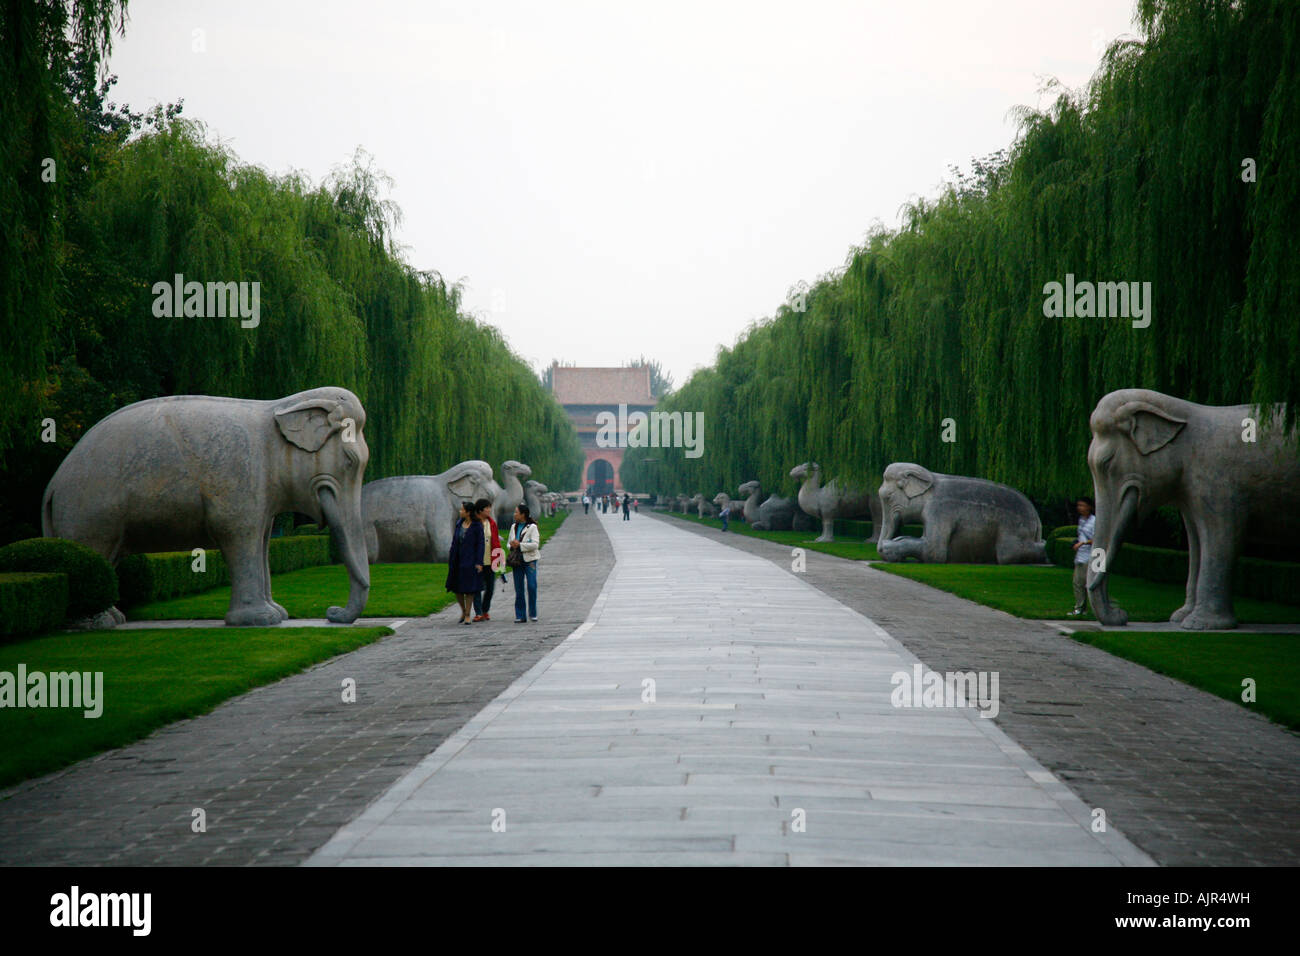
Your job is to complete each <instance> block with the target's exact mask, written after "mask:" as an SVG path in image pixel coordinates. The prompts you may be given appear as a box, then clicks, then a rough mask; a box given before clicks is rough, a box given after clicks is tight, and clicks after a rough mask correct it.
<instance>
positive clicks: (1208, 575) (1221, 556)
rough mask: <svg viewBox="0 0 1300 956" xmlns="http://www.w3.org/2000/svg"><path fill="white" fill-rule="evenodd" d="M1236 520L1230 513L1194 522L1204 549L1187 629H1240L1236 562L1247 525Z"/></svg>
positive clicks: (1186, 622) (1201, 550)
mask: <svg viewBox="0 0 1300 956" xmlns="http://www.w3.org/2000/svg"><path fill="white" fill-rule="evenodd" d="M1236 518H1237V515H1235V514H1231V513H1230V514H1216V515H1214V516H1212V517H1209V518H1207V517H1204V516H1202V517H1199V518H1197V519H1194V520H1196V523H1197V536H1198V538H1199V539H1200V548H1199V555H1198V560H1197V569H1196V598H1195V602H1194V605H1193V607H1192V610H1191V612H1190V613H1189V614H1187V615H1186V616H1185V617H1184V618H1183V619H1182V621H1181V622H1180V623H1181V624H1182V626H1183V628H1185V629H1186V630H1189V631H1208V630H1227V629H1230V628H1234V627H1236V626H1237V616H1236V614H1234V613H1233V610H1232V562H1233V559H1234V558H1235V557H1236V555H1237V548H1238V545H1240V543H1241V535H1242V533H1243V530H1244V522H1242V521H1238V520H1236ZM1189 560H1190V558H1189ZM1189 571H1190V568H1189Z"/></svg>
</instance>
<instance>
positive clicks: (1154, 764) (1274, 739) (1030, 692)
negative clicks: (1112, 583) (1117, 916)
mask: <svg viewBox="0 0 1300 956" xmlns="http://www.w3.org/2000/svg"><path fill="white" fill-rule="evenodd" d="M656 520H657V521H658V522H661V523H668V524H670V525H671V526H672V527H673V528H676V529H679V530H682V531H685V532H686V533H688V534H692V535H694V536H697V537H699V538H701V539H704V540H708V541H711V542H714V543H719V544H725V545H726V546H727V547H729V548H731V549H733V550H736V551H737V552H740V553H747V554H751V555H754V556H758V557H762V558H764V559H766V560H767V561H769V562H770V563H771V564H773V565H774V566H775V567H777V568H779V569H781V570H782V571H783V572H784V573H786V574H787V575H790V576H794V575H792V574H791V573H790V561H791V558H790V547H789V546H788V545H782V544H777V543H775V542H771V541H765V540H763V539H761V538H754V537H749V536H745V535H733V534H722V533H721V532H720V531H719V529H716V528H710V527H707V526H703V525H699V524H696V523H694V522H687V521H682V520H680V519H677V518H671V517H657V518H656ZM805 558H806V566H807V569H806V572H805V573H804V574H801V575H799V576H798V577H799V578H800V579H801V580H803V581H805V582H806V583H807V584H809V585H811V586H812V587H814V588H816V589H818V590H819V591H820V592H822V593H823V594H824V595H826V596H827V597H828V598H833V599H835V600H837V601H839V602H842V603H844V604H847V605H848V606H850V607H852V608H853V609H855V610H857V611H859V612H861V613H863V614H865V615H867V616H868V617H870V618H871V619H873V620H874V621H876V622H877V623H878V624H880V625H881V626H882V627H885V628H887V629H888V631H889V633H890V634H891V635H892V636H893V637H895V638H897V639H898V641H899V642H900V643H901V644H903V645H904V646H905V647H906V648H907V649H908V650H909V651H911V652H913V653H915V654H916V655H917V656H918V657H920V658H921V659H922V660H923V661H925V663H926V665H927V666H929V667H931V668H933V669H934V670H937V671H967V670H977V671H978V670H986V671H998V672H999V673H1000V675H1001V687H1000V691H1001V698H1002V706H1001V711H1000V713H999V714H998V716H997V717H996V719H994V720H993V721H992V722H993V723H996V724H997V725H998V726H999V727H1000V728H1002V729H1003V730H1005V731H1006V732H1007V733H1008V734H1009V735H1010V736H1011V737H1012V738H1013V739H1014V740H1016V741H1017V743H1019V744H1021V745H1023V746H1024V748H1025V749H1026V750H1027V751H1028V752H1029V753H1030V754H1031V755H1032V756H1033V757H1034V758H1035V759H1036V760H1038V761H1040V762H1041V763H1042V764H1043V766H1044V767H1046V768H1047V769H1048V770H1050V771H1052V772H1053V773H1054V774H1055V775H1056V776H1057V777H1058V778H1059V779H1060V780H1062V781H1064V782H1065V783H1066V784H1068V785H1069V787H1070V788H1071V789H1072V790H1073V791H1074V792H1075V793H1077V794H1078V795H1079V796H1080V797H1081V798H1082V799H1083V800H1084V801H1085V802H1086V803H1087V804H1088V805H1090V806H1093V807H1100V808H1102V809H1104V810H1105V811H1106V816H1107V819H1108V821H1109V822H1110V823H1111V824H1113V825H1115V826H1118V827H1119V828H1120V829H1121V830H1122V831H1123V832H1124V833H1125V835H1126V836H1128V838H1129V839H1130V840H1132V841H1133V842H1134V843H1136V844H1137V845H1138V846H1140V847H1141V848H1142V849H1143V850H1145V851H1146V852H1148V853H1149V854H1150V855H1151V856H1152V857H1153V858H1154V859H1155V860H1156V861H1157V862H1159V863H1161V864H1164V865H1180V866H1196V865H1200V866H1205V865H1216V866H1250V865H1274V866H1278V865H1290V866H1294V865H1296V864H1298V863H1300V796H1298V795H1300V735H1297V734H1294V733H1292V732H1290V731H1289V730H1287V729H1286V728H1284V727H1282V726H1280V725H1278V724H1275V723H1273V722H1272V721H1270V720H1268V719H1267V718H1265V717H1263V716H1261V715H1259V714H1255V713H1251V712H1250V711H1248V710H1247V709H1246V708H1245V707H1242V706H1240V705H1238V704H1235V703H1233V702H1231V701H1226V700H1223V699H1221V698H1219V697H1215V696H1214V695H1212V694H1208V693H1206V692H1204V691H1201V690H1198V689H1197V688H1195V687H1191V686H1190V685H1187V684H1184V683H1182V682H1180V681H1176V680H1173V679H1172V678H1168V677H1164V676H1162V675H1160V674H1156V673H1154V672H1152V671H1150V670H1148V669H1147V668H1145V667H1142V666H1141V665H1139V664H1135V663H1133V662H1131V661H1127V660H1124V659H1123V658H1120V657H1116V656H1114V655H1111V654H1109V653H1107V652H1105V651H1103V650H1100V649H1098V648H1095V647H1091V646H1088V645H1086V644H1082V643H1080V642H1078V641H1075V640H1073V639H1071V638H1070V637H1069V636H1068V635H1063V634H1061V633H1059V632H1060V630H1062V629H1063V628H1062V627H1061V626H1060V623H1061V622H1043V621H1027V620H1022V619H1020V618H1016V617H1013V616H1012V615H1010V614H1005V613H1003V612H1001V611H995V610H993V609H991V608H987V607H984V606H983V605H980V604H976V603H974V602H972V601H967V600H964V599H962V598H959V597H957V596H956V595H953V594H949V593H947V592H944V591H940V590H938V589H936V588H931V587H929V586H927V585H924V584H921V583H920V582H917V581H912V580H910V579H908V578H903V577H901V576H899V575H894V574H889V573H886V572H881V571H876V570H873V569H872V568H871V567H870V566H869V565H867V564H866V563H865V562H861V561H850V560H847V559H843V558H836V557H833V556H831V555H827V554H823V553H821V552H817V551H811V550H805ZM1089 623H1091V622H1080V621H1073V620H1071V621H1069V624H1068V627H1069V628H1082V627H1084V626H1087V625H1088V624H1089ZM1148 628H1151V625H1148V624H1146V623H1140V624H1134V625H1131V626H1130V628H1129V630H1147V629H1148ZM1151 629H1159V628H1151ZM1283 629H1285V626H1284V628H1283ZM1108 630H1110V629H1108ZM1260 630H1265V631H1274V630H1275V629H1274V628H1271V627H1270V628H1260ZM1179 631H1180V632H1181V633H1184V634H1186V633H1187V632H1183V631H1181V629H1179ZM1188 636H1189V639H1192V640H1194V639H1195V635H1188Z"/></svg>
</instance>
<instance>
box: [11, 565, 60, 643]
mask: <svg viewBox="0 0 1300 956" xmlns="http://www.w3.org/2000/svg"><path fill="white" fill-rule="evenodd" d="M67 616H68V576H67V575H66V574H62V573H59V572H41V571H10V572H6V573H4V574H0V636H4V637H10V636H14V635H21V634H43V633H44V632H46V631H52V630H54V629H55V628H56V627H58V626H59V625H60V624H62V623H63V621H64V619H65V618H66V617H67Z"/></svg>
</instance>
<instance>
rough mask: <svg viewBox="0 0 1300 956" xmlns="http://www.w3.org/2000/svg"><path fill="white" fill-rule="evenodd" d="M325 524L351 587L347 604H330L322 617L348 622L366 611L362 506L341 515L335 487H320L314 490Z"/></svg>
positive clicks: (367, 582)
mask: <svg viewBox="0 0 1300 956" xmlns="http://www.w3.org/2000/svg"><path fill="white" fill-rule="evenodd" d="M316 495H317V500H318V501H319V502H320V510H321V514H322V515H323V516H324V518H325V523H326V524H328V525H329V526H330V528H331V529H333V531H334V533H335V534H337V535H338V538H337V540H338V545H339V553H340V555H342V558H343V566H344V567H345V568H347V571H348V579H349V580H350V581H351V588H350V590H349V593H348V606H347V607H331V608H330V609H329V611H327V612H326V614H325V616H326V617H327V618H328V619H329V620H330V621H331V622H332V623H334V624H351V623H352V622H353V621H355V620H356V619H357V618H358V617H360V616H361V612H362V611H363V610H365V607H366V600H367V598H369V596H370V564H369V562H368V560H367V558H366V539H365V534H364V533H363V531H362V527H361V508H360V506H359V505H358V507H356V508H352V509H349V512H348V514H347V515H344V513H343V509H342V508H340V507H339V502H338V499H337V498H336V497H335V496H334V490H333V489H332V488H330V487H328V486H321V487H320V488H319V489H318V491H317V492H316Z"/></svg>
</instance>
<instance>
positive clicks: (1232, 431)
mask: <svg viewBox="0 0 1300 956" xmlns="http://www.w3.org/2000/svg"><path fill="white" fill-rule="evenodd" d="M1264 414H1265V415H1266V416H1267V417H1268V418H1269V419H1270V420H1269V421H1267V422H1262V421H1259V420H1258V419H1259V415H1260V412H1259V411H1258V410H1256V408H1255V407H1254V406H1251V405H1226V406H1214V405H1197V404H1195V403H1193V402H1186V401H1183V400H1182V399H1178V398H1173V397H1172V396H1169V395H1164V394H1162V393H1160V392H1153V391H1150V390H1148V389H1142V388H1129V389H1122V390H1120V391H1116V392H1111V393H1110V394H1109V395H1106V396H1104V397H1103V398H1102V399H1101V401H1099V402H1098V403H1097V407H1096V409H1094V410H1093V413H1092V418H1091V421H1090V424H1091V426H1092V444H1091V445H1089V446H1088V468H1089V469H1090V470H1091V471H1092V481H1093V487H1094V488H1095V492H1096V498H1097V528H1096V531H1095V532H1094V534H1093V561H1092V562H1091V563H1090V564H1089V567H1088V596H1089V603H1090V604H1091V605H1092V609H1093V611H1094V612H1095V613H1096V615H1097V619H1098V620H1099V621H1101V622H1102V623H1103V624H1112V625H1122V624H1126V623H1128V614H1126V613H1125V611H1124V610H1123V608H1121V607H1119V606H1118V605H1116V604H1114V603H1113V602H1112V601H1111V599H1110V594H1109V589H1108V586H1107V574H1108V572H1107V571H1106V570H1105V569H1104V567H1099V566H1098V563H1099V556H1098V553H1097V552H1098V551H1099V550H1100V551H1103V552H1104V554H1105V557H1104V559H1102V561H1104V563H1105V564H1111V563H1113V562H1114V560H1115V557H1116V555H1117V554H1118V553H1119V549H1120V546H1121V545H1122V543H1123V541H1124V535H1125V533H1126V532H1128V531H1129V530H1131V528H1132V527H1133V526H1134V525H1135V524H1136V523H1137V522H1138V521H1139V520H1141V519H1142V518H1144V517H1146V516H1147V515H1149V514H1150V513H1151V512H1152V511H1154V510H1155V509H1156V508H1158V507H1160V506H1161V505H1166V504H1170V505H1175V506H1177V508H1178V509H1179V511H1180V512H1182V516H1183V526H1184V527H1185V529H1186V531H1187V550H1188V555H1187V557H1188V560H1187V568H1188V575H1187V592H1186V600H1185V602H1184V604H1183V606H1182V607H1180V608H1179V609H1178V610H1176V611H1174V613H1173V615H1172V616H1171V617H1170V618H1169V619H1170V620H1171V621H1174V622H1176V623H1178V624H1180V625H1181V626H1182V627H1184V628H1186V629H1187V630H1210V629H1214V630H1217V629H1222V628H1232V627H1236V625H1237V618H1236V615H1235V613H1234V612H1233V606H1232V566H1233V564H1234V562H1235V560H1236V558H1237V555H1238V553H1239V552H1240V550H1241V546H1242V543H1243V540H1244V539H1246V538H1250V539H1257V540H1264V541H1270V542H1279V541H1286V542H1290V543H1291V544H1292V546H1294V542H1295V539H1296V535H1297V534H1300V448H1297V437H1296V435H1295V433H1292V434H1290V435H1288V434H1286V432H1284V431H1283V429H1282V411H1281V409H1279V408H1273V409H1265V410H1264ZM1252 426H1253V432H1252ZM1247 436H1249V437H1250V438H1254V439H1255V440H1253V441H1251V440H1248V438H1247Z"/></svg>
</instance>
